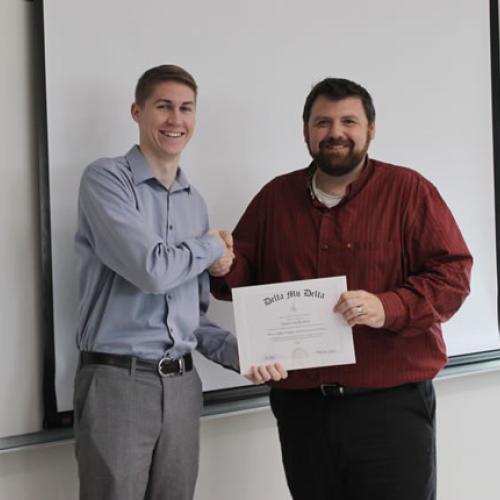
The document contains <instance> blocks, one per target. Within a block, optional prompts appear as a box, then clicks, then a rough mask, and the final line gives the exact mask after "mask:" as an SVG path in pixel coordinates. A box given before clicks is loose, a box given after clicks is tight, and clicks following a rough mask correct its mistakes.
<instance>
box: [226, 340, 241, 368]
mask: <svg viewBox="0 0 500 500" xmlns="http://www.w3.org/2000/svg"><path fill="white" fill-rule="evenodd" d="M222 364H223V365H224V366H225V367H226V368H229V369H232V370H234V371H236V372H238V373H239V372H240V357H239V355H238V341H237V340H236V337H235V336H234V335H230V336H228V337H227V338H226V340H225V346H224V354H223V359H222Z"/></svg>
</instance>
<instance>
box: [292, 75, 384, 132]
mask: <svg viewBox="0 0 500 500" xmlns="http://www.w3.org/2000/svg"><path fill="white" fill-rule="evenodd" d="M319 96H325V97H326V98H327V99H330V100H332V101H340V100H341V99H346V98H347V97H358V98H359V99H361V102H362V103H363V108H364V110H365V113H366V117H367V118H368V123H369V124H370V125H371V124H372V123H373V122H374V121H375V108H374V106H373V101H372V98H371V95H370V94H369V93H368V91H367V90H366V89H365V88H364V87H362V86H361V85H359V84H357V83H355V82H353V81H351V80H346V79H345V78H325V79H324V80H322V81H321V82H318V83H317V84H316V85H315V86H314V87H313V88H312V90H311V92H309V95H308V96H307V98H306V102H305V104H304V111H303V113H302V119H303V120H304V125H305V124H306V123H307V122H308V121H309V117H310V115H311V108H312V107H313V104H314V101H315V100H316V99H317V98H318V97H319Z"/></svg>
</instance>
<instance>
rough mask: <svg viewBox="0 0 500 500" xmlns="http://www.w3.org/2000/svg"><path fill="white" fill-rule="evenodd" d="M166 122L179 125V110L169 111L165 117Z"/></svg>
mask: <svg viewBox="0 0 500 500" xmlns="http://www.w3.org/2000/svg"><path fill="white" fill-rule="evenodd" d="M167 122H168V123H170V124H172V125H178V124H179V123H181V110H180V109H177V108H173V109H171V110H170V113H169V114H168V117H167Z"/></svg>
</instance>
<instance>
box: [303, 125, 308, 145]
mask: <svg viewBox="0 0 500 500" xmlns="http://www.w3.org/2000/svg"><path fill="white" fill-rule="evenodd" d="M302 133H303V134H304V141H305V143H306V144H307V143H308V142H309V130H308V128H307V123H304V127H303V128H302Z"/></svg>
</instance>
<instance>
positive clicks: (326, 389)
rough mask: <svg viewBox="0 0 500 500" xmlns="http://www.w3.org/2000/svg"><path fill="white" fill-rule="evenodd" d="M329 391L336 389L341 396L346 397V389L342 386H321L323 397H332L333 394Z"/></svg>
mask: <svg viewBox="0 0 500 500" xmlns="http://www.w3.org/2000/svg"><path fill="white" fill-rule="evenodd" d="M329 389H334V390H335V391H336V393H337V394H338V395H339V396H344V394H345V393H344V387H343V386H341V385H340V384H321V385H320V386H319V390H320V391H321V394H323V396H331V395H332V393H331V392H329Z"/></svg>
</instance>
